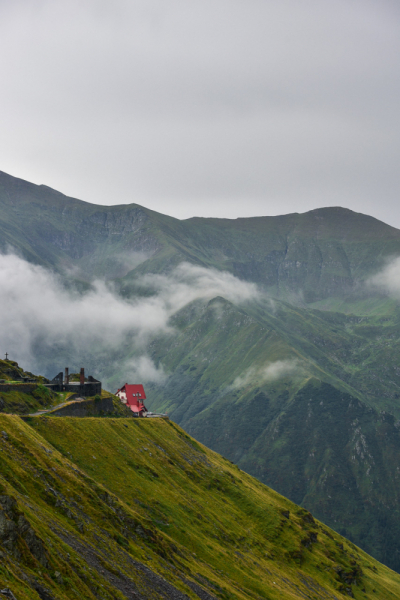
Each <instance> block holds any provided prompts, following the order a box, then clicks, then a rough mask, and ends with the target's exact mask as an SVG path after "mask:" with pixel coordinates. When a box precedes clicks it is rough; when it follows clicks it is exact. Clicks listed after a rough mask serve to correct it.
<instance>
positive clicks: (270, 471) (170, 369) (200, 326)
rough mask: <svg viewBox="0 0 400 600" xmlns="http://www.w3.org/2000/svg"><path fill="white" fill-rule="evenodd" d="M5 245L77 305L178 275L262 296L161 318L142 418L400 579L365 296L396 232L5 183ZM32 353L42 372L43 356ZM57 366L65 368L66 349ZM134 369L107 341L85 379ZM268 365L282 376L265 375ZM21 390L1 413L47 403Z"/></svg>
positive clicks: (380, 350) (364, 223) (383, 388)
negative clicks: (102, 291)
mask: <svg viewBox="0 0 400 600" xmlns="http://www.w3.org/2000/svg"><path fill="white" fill-rule="evenodd" d="M17 207H18V208H17ZM0 233H1V243H2V244H3V248H4V249H6V248H7V245H10V246H12V247H14V248H16V249H18V251H19V252H20V254H21V256H24V257H25V258H26V259H28V260H30V261H32V262H34V263H36V264H40V265H43V266H46V267H48V268H51V269H52V270H54V271H57V272H58V273H61V274H62V276H63V281H64V284H65V286H66V287H70V288H75V289H76V290H78V291H82V292H84V291H85V290H87V289H89V288H90V286H91V278H92V277H106V278H108V279H112V280H113V282H114V284H115V286H116V289H118V290H119V292H120V293H121V294H122V295H123V296H124V297H127V298H132V297H134V296H135V295H136V296H138V295H140V296H144V297H147V296H150V295H151V294H152V293H153V291H152V290H151V289H148V288H146V286H145V284H144V283H143V281H142V280H141V279H140V276H141V275H143V274H147V273H162V274H168V273H169V272H170V271H171V269H173V268H174V267H175V266H176V265H178V264H179V263H180V262H182V261H186V262H188V263H191V264H193V265H197V266H203V267H213V268H214V269H217V270H220V271H228V272H229V273H232V274H233V275H235V276H237V277H238V278H240V279H242V280H246V281H249V282H254V283H257V284H258V286H259V287H260V289H262V290H263V291H264V292H266V293H267V294H269V296H270V298H269V299H268V298H267V299H264V300H258V301H257V302H253V303H247V304H246V305H242V306H240V307H238V306H235V305H233V304H231V303H230V302H228V301H227V300H226V299H224V298H222V297H218V298H213V299H210V302H208V301H207V302H193V303H191V304H190V305H188V306H186V307H185V308H183V309H182V310H181V311H180V312H179V313H177V314H175V316H174V317H173V319H172V320H171V325H172V326H173V327H174V335H173V338H172V337H171V335H168V336H159V337H157V338H156V339H151V340H149V344H148V347H147V348H146V349H145V350H144V351H145V352H146V354H147V355H148V356H149V357H150V358H151V359H152V360H153V361H154V363H155V364H156V365H160V364H161V365H162V366H163V368H164V370H165V372H166V373H167V374H168V375H169V377H168V379H167V381H166V382H165V383H163V384H162V385H156V384H151V385H150V384H147V385H146V392H147V396H148V402H147V403H146V405H147V406H148V408H149V409H150V410H155V411H158V410H159V411H162V412H165V411H167V412H168V413H169V415H170V416H171V418H172V419H174V421H176V422H178V424H179V425H181V426H182V427H184V428H185V430H186V431H188V432H189V433H191V434H192V435H194V436H195V437H196V438H197V439H198V440H199V441H200V442H203V443H205V444H207V445H208V446H209V447H211V448H213V449H214V450H216V451H219V452H222V453H223V454H224V455H225V456H227V457H228V458H229V459H230V460H232V461H234V462H235V463H237V464H238V465H239V466H240V467H241V468H243V469H245V470H246V471H247V472H249V473H250V474H252V475H255V476H256V477H258V478H259V479H260V480H261V481H263V482H264V483H266V484H268V485H272V486H273V487H274V488H275V489H276V490H277V491H278V492H281V493H284V494H286V495H288V496H289V497H290V498H291V500H293V501H296V502H297V503H298V504H301V505H303V506H304V507H305V508H307V509H308V510H311V511H312V512H313V514H314V515H315V516H317V517H318V518H320V519H321V520H323V521H324V522H326V523H328V524H329V525H330V526H331V527H332V528H334V529H336V530H338V531H341V532H343V533H345V534H346V535H347V536H348V537H350V538H351V539H352V541H353V542H354V543H357V544H358V545H360V546H362V547H363V548H364V549H365V550H367V551H369V552H370V553H371V554H373V555H374V556H375V557H376V558H378V559H379V560H381V561H383V562H385V563H386V564H388V565H389V566H390V567H392V568H394V569H396V570H398V571H400V544H399V542H398V540H399V539H400V536H399V533H400V513H399V511H398V508H397V502H398V498H399V497H400V487H399V486H400V483H399V478H400V476H399V472H398V465H399V461H400V441H399V434H398V432H399V429H400V428H399V422H400V369H399V364H400V310H399V306H398V303H397V302H396V301H395V300H394V299H393V298H389V297H387V296H385V295H384V293H383V292H381V293H379V292H377V291H374V290H372V289H370V288H369V287H368V286H367V285H365V282H366V280H368V278H369V277H371V276H372V275H374V274H375V273H376V272H378V271H379V270H380V269H381V268H382V266H383V265H384V264H385V261H386V260H387V259H388V258H390V257H394V256H400V231H399V230H397V229H394V228H393V227H390V226H388V225H386V224H384V223H381V222H379V221H377V220H376V219H373V218H371V217H368V216H366V215H361V214H357V213H354V212H352V211H349V210H346V209H342V208H339V207H335V208H326V209H319V210H315V211H310V212H308V213H305V214H291V215H285V216H281V217H260V218H253V219H235V220H231V219H198V218H195V219H188V220H185V221H178V220H177V219H173V218H171V217H168V216H165V215H161V214H158V213H155V212H153V211H150V210H148V209H146V208H144V207H141V206H138V205H129V206H126V205H123V206H112V207H105V206H96V205H94V204H89V203H85V202H81V201H79V200H76V199H72V198H68V197H66V196H63V195H62V194H60V193H58V192H56V191H54V190H51V189H50V188H47V187H45V186H35V185H32V184H30V183H28V182H23V181H21V180H18V179H15V178H13V177H10V176H8V175H6V174H1V173H0ZM131 256H136V258H137V257H138V256H139V258H138V259H137V260H136V259H135V260H133V261H130V257H131ZM140 257H141V258H140ZM65 273H69V274H67V275H65ZM71 273H75V274H76V273H79V278H78V279H76V278H75V279H72V275H71ZM75 277H78V276H77V275H75ZM272 297H273V299H271V298H272ZM172 339H173V343H171V340H172ZM39 353H40V356H39V357H37V358H38V360H41V367H42V368H43V371H44V372H46V373H47V374H49V372H48V371H52V369H50V368H49V365H53V358H54V357H53V348H50V349H49V348H47V347H46V345H45V344H43V347H42V348H40V352H39ZM58 353H59V358H60V359H61V358H63V364H72V361H71V357H72V356H73V353H72V351H71V349H70V348H68V347H67V348H62V346H61V345H60V347H59V348H58ZM64 357H65V361H64ZM132 358H133V359H134V358H135V346H134V343H133V342H132V344H129V342H127V343H126V345H121V347H120V348H119V349H118V350H117V351H114V352H112V351H110V349H109V348H108V347H107V343H106V341H105V342H104V347H100V345H99V347H95V348H93V351H92V353H91V355H90V356H88V357H86V356H85V366H86V367H87V368H88V369H89V368H93V369H94V367H95V368H96V369H97V371H96V372H98V371H100V372H101V378H102V379H103V381H104V380H107V382H108V385H109V387H110V389H112V390H115V389H117V388H118V387H120V385H121V382H124V381H125V379H124V378H125V371H124V370H123V368H122V367H123V364H122V363H123V362H124V361H125V360H129V359H132ZM86 359H87V361H86ZM277 362H279V363H284V364H289V365H292V367H291V368H289V370H288V371H287V372H286V373H285V369H283V370H281V372H280V375H279V377H273V376H266V375H265V369H266V368H267V367H268V366H269V365H274V364H275V363H277ZM82 364H83V363H82ZM76 366H77V365H76ZM74 368H75V367H74ZM0 370H1V361H0ZM92 372H95V371H94V370H93V371H92ZM10 377H12V376H11V374H10V373H9V374H8V375H6V379H7V378H8V379H10ZM22 385H23V384H21V387H20V388H19V391H17V393H15V391H12V392H11V391H10V392H7V394H8V395H7V394H3V393H2V392H0V409H2V410H6V411H7V412H22V411H25V412H32V410H34V409H38V408H41V407H43V406H44V405H45V403H46V399H45V398H35V397H34V396H33V395H32V394H28V395H27V396H26V397H25V396H24V395H23V393H21V390H22ZM56 403H57V402H56V400H55V399H54V402H53V403H52V405H53V406H54V405H55V404H56ZM120 409H121V407H120ZM121 410H122V409H121ZM90 414H97V413H95V412H93V413H90Z"/></svg>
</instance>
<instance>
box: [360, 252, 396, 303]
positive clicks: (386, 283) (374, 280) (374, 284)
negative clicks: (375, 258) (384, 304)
mask: <svg viewBox="0 0 400 600" xmlns="http://www.w3.org/2000/svg"><path fill="white" fill-rule="evenodd" d="M366 283H367V287H368V288H370V289H374V290H377V291H381V292H384V293H386V294H388V295H389V296H391V297H393V298H396V299H397V300H400V256H397V257H393V258H391V259H389V261H388V262H387V263H386V265H385V266H384V267H383V269H382V270H381V271H379V273H376V274H375V275H373V276H372V277H370V278H369V279H368V280H367V282H366Z"/></svg>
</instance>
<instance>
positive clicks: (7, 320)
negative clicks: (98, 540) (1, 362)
mask: <svg viewBox="0 0 400 600" xmlns="http://www.w3.org/2000/svg"><path fill="white" fill-rule="evenodd" d="M139 283H140V285H141V287H142V288H143V287H145V288H146V289H147V290H148V291H149V293H150V295H148V296H136V297H133V298H128V299H127V298H123V297H121V296H120V295H119V294H118V293H117V291H116V290H115V289H114V288H113V286H112V284H110V283H107V282H105V281H101V280H97V281H94V282H93V284H92V287H91V289H90V290H89V291H87V292H85V293H78V292H77V291H75V290H71V289H67V288H66V287H65V283H64V282H63V280H62V279H61V277H60V276H58V275H56V274H54V273H53V272H51V271H49V270H47V269H45V268H43V267H41V266H38V265H34V264H31V263H29V262H27V261H25V260H24V259H23V258H21V257H19V256H17V255H15V254H2V255H0V304H1V306H2V311H1V314H0V327H1V331H2V347H3V352H6V351H7V352H9V354H10V357H11V358H12V359H14V360H17V361H18V362H20V363H21V365H22V366H24V367H25V368H28V369H30V370H32V371H36V370H37V369H38V368H39V367H42V368H43V364H44V362H43V359H42V358H40V357H39V356H38V355H37V353H38V352H39V353H43V355H45V356H47V357H49V356H51V357H52V360H53V361H54V362H57V354H59V355H60V356H66V355H67V356H70V357H72V358H71V360H72V362H75V367H77V366H78V362H79V361H82V360H84V359H85V357H89V356H91V355H94V356H96V354H99V353H100V352H101V351H103V353H105V354H106V355H107V352H110V353H114V356H115V355H116V353H117V354H118V353H119V355H120V356H122V359H121V360H122V361H123V364H119V365H118V368H119V369H120V370H121V371H123V372H124V373H126V374H129V373H132V375H135V374H136V375H137V376H140V377H141V378H143V380H151V381H155V382H161V381H162V380H163V379H164V378H165V373H164V371H163V368H162V366H161V365H158V366H157V367H156V366H155V365H154V363H153V361H152V360H151V359H150V358H149V356H148V355H147V353H146V344H147V342H148V341H149V339H150V338H151V337H152V336H155V335H158V334H160V333H170V334H173V328H172V327H171V325H170V318H171V317H172V316H173V315H174V314H175V313H176V312H177V311H179V310H180V309H181V308H183V307H184V306H185V305H186V304H188V303H190V302H193V301H195V300H201V299H210V298H212V297H215V296H223V297H225V298H226V299H227V300H230V301H231V302H234V303H236V304H238V303H241V302H247V301H250V300H252V299H255V298H257V297H258V294H259V292H258V289H257V287H256V286H255V285H254V284H251V283H246V282H243V281H240V280H239V279H237V278H235V277H234V276H233V275H231V274H229V273H225V272H219V271H217V270H214V269H205V268H202V267H197V266H193V265H190V264H187V263H182V264H181V265H179V266H178V267H176V268H175V269H174V270H173V271H172V272H171V273H169V274H168V275H159V274H158V275H145V276H143V277H142V278H141V279H140V280H139ZM132 353H134V356H132ZM63 366H64V365H63V364H60V365H59V368H60V369H61V368H63ZM71 366H72V365H71ZM99 368H100V370H101V367H99ZM46 374H47V375H50V373H46Z"/></svg>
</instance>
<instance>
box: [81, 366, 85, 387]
mask: <svg viewBox="0 0 400 600" xmlns="http://www.w3.org/2000/svg"><path fill="white" fill-rule="evenodd" d="M80 384H81V385H84V384H85V369H84V368H83V367H82V368H81V372H80Z"/></svg>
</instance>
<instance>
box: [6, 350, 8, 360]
mask: <svg viewBox="0 0 400 600" xmlns="http://www.w3.org/2000/svg"><path fill="white" fill-rule="evenodd" d="M6 360H8V352H6Z"/></svg>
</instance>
